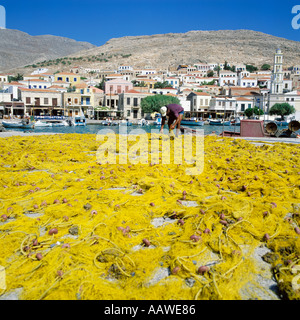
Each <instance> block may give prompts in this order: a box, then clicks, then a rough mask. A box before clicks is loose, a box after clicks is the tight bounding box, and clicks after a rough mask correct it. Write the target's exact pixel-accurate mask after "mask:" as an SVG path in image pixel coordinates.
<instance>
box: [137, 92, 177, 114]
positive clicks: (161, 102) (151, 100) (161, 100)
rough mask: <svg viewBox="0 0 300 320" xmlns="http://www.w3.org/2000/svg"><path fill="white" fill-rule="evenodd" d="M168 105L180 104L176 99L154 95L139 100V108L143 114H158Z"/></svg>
mask: <svg viewBox="0 0 300 320" xmlns="http://www.w3.org/2000/svg"><path fill="white" fill-rule="evenodd" d="M170 103H176V104H180V101H179V99H178V98H176V97H172V96H165V95H161V94H156V95H154V96H148V97H146V98H143V99H142V100H141V108H142V111H143V112H145V113H152V112H160V108H161V107H163V106H165V105H167V104H170Z"/></svg>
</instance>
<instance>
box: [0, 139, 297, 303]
mask: <svg viewBox="0 0 300 320" xmlns="http://www.w3.org/2000/svg"><path fill="white" fill-rule="evenodd" d="M146 139H147V140H148V142H151V141H154V140H157V141H159V142H160V143H161V141H162V140H163V139H162V140H161V138H160V137H159V136H158V135H152V136H150V134H148V135H146ZM175 140H176V139H175ZM175 140H171V141H170V144H171V148H170V153H171V154H173V153H174V149H173V145H174V143H175V142H174V141H175ZM103 141H104V140H103ZM103 141H100V140H99V139H96V135H80V134H65V135H60V134H59V135H53V136H47V137H45V136H38V137H10V138H6V139H1V140H0V190H1V195H0V206H1V209H0V216H1V218H0V244H1V250H0V265H1V266H3V267H4V268H5V275H6V288H2V290H1V288H0V295H3V294H6V293H8V292H12V291H13V290H16V289H18V288H21V289H22V290H21V293H20V296H19V298H20V299H30V300H32V299H58V300H61V299H68V300H72V299H102V300H118V299H122V300H129V299H139V300H142V299H143V300H156V299H157V300H158V299H161V300H167V299H176V300H179V299H185V300H192V299H198V300H200V299H215V300H217V299H227V300H231V299H242V296H241V290H242V288H244V287H245V285H247V284H249V283H251V282H252V281H253V279H254V277H255V276H257V274H258V273H259V270H258V269H257V267H256V265H255V262H254V260H253V259H252V258H251V257H252V255H253V253H254V251H255V250H256V248H259V247H267V248H268V249H270V251H269V252H268V254H267V255H265V256H264V260H265V261H267V262H268V263H269V266H270V268H271V270H272V272H273V275H274V278H275V279H276V281H277V285H278V288H279V292H280V295H281V297H282V298H285V299H299V297H300V291H299V290H300V280H299V281H298V279H299V277H300V263H299V261H300V240H299V233H300V229H299V222H300V218H299V216H300V183H299V177H300V175H299V174H300V160H299V154H300V147H299V146H297V145H291V144H280V143H277V144H272V145H271V144H257V145H255V144H251V143H249V142H247V141H244V140H237V139H231V138H225V139H224V138H220V137H214V136H206V137H205V139H204V141H203V144H204V171H203V173H201V174H196V175H191V174H186V169H187V167H193V164H190V163H189V164H185V163H184V162H183V163H182V164H176V163H171V164H164V163H161V159H159V161H160V162H150V161H149V163H148V164H139V163H127V164H120V163H119V162H117V163H116V164H109V163H105V161H103V162H101V161H98V160H97V156H96V155H97V150H99V146H101V145H102V143H103ZM195 141H196V140H195V137H193V140H192V143H191V146H190V147H191V148H192V147H195V146H194V144H195V143H196V142H195ZM134 145H135V141H134V139H133V141H130V142H129V143H128V145H127V149H128V150H130V148H132V147H133V146H134ZM160 150H161V147H160ZM115 155H116V156H117V158H118V157H120V156H121V150H120V148H119V147H118V148H117V149H116V150H115ZM140 155H141V154H140V153H139V152H137V153H136V156H137V159H138V157H139V156H140ZM171 158H172V157H171ZM0 298H1V296H0ZM252 298H255V296H253V297H252Z"/></svg>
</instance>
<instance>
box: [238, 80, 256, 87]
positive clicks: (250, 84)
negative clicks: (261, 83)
mask: <svg viewBox="0 0 300 320" xmlns="http://www.w3.org/2000/svg"><path fill="white" fill-rule="evenodd" d="M238 85H239V86H241V87H243V88H253V87H257V78H254V77H243V78H239V80H238Z"/></svg>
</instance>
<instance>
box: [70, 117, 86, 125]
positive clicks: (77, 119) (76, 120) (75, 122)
mask: <svg viewBox="0 0 300 320" xmlns="http://www.w3.org/2000/svg"><path fill="white" fill-rule="evenodd" d="M72 125H73V126H85V125H86V120H85V117H74V118H73V119H72Z"/></svg>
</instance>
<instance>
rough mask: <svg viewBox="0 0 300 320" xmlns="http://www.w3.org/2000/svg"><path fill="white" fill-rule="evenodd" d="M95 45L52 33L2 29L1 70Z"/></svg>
mask: <svg viewBox="0 0 300 320" xmlns="http://www.w3.org/2000/svg"><path fill="white" fill-rule="evenodd" d="M93 47H95V46H94V45H92V44H90V43H88V42H79V41H75V40H72V39H68V38H64V37H57V36H52V35H42V36H30V35H29V34H27V33H25V32H22V31H18V30H10V29H0V72H3V71H7V70H9V69H11V68H16V67H22V66H25V65H28V64H33V63H36V62H39V61H44V60H49V59H55V58H59V57H64V56H67V55H70V54H73V53H76V52H78V51H82V50H87V49H90V48H93Z"/></svg>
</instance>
